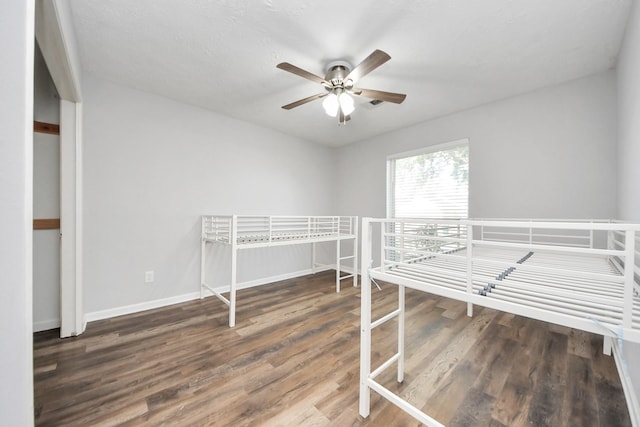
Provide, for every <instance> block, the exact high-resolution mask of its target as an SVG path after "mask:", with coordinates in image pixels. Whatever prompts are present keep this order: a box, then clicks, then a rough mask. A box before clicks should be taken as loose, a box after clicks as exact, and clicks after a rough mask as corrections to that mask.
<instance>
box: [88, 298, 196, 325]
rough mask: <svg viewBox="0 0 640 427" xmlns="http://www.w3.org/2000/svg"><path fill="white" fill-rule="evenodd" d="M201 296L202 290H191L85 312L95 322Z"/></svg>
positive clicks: (89, 319)
mask: <svg viewBox="0 0 640 427" xmlns="http://www.w3.org/2000/svg"><path fill="white" fill-rule="evenodd" d="M198 298H200V292H191V293H188V294H184V295H177V296H175V297H169V298H163V299H157V300H153V301H145V302H141V303H138V304H131V305H126V306H124V307H116V308H109V309H107V310H100V311H94V312H91V313H86V314H85V321H86V322H94V321H96V320H103V319H109V318H111V317H116V316H123V315H125V314H132V313H138V312H140V311H146V310H152V309H154V308H160V307H166V306H168V305H173V304H180V303H182V302H187V301H192V300H194V299H198Z"/></svg>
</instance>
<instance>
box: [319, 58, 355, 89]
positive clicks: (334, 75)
mask: <svg viewBox="0 0 640 427" xmlns="http://www.w3.org/2000/svg"><path fill="white" fill-rule="evenodd" d="M350 67H351V65H350V64H349V63H347V62H345V61H334V62H332V63H330V64H329V65H328V66H327V74H326V75H325V77H324V79H325V80H326V81H328V82H329V83H331V85H332V88H327V89H328V90H331V89H335V88H346V89H350V88H351V87H353V82H352V81H351V79H349V81H347V82H345V81H344V78H345V77H347V76H348V75H349V72H350V71H351V68H350Z"/></svg>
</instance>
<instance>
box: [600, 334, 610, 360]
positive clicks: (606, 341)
mask: <svg viewBox="0 0 640 427" xmlns="http://www.w3.org/2000/svg"><path fill="white" fill-rule="evenodd" d="M612 349H613V338H612V337H610V336H607V335H605V336H604V344H603V346H602V353H604V354H606V355H607V356H611V351H612Z"/></svg>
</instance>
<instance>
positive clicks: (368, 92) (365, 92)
mask: <svg viewBox="0 0 640 427" xmlns="http://www.w3.org/2000/svg"><path fill="white" fill-rule="evenodd" d="M349 93H351V94H353V95H356V96H364V97H367V98H371V99H379V100H380V101H386V102H393V103H394V104H402V101H404V99H405V98H406V97H407V95H405V94H404V93H394V92H384V91H382V90H373V89H360V88H358V89H353V90H351V91H349Z"/></svg>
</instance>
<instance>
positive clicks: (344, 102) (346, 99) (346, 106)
mask: <svg viewBox="0 0 640 427" xmlns="http://www.w3.org/2000/svg"><path fill="white" fill-rule="evenodd" d="M338 102H339V103H340V108H342V113H343V114H344V115H345V116H348V115H349V114H351V113H353V110H355V105H354V103H353V98H352V97H351V96H349V94H348V93H346V92H342V93H341V94H340V95H338Z"/></svg>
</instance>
